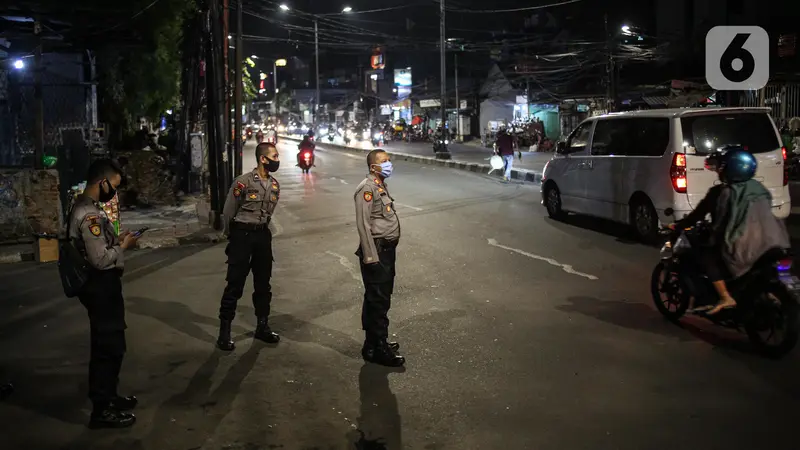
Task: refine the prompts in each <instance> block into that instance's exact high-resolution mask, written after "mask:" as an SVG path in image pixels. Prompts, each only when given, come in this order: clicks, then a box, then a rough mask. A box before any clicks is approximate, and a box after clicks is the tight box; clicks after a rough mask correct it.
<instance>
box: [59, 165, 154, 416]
mask: <svg viewBox="0 0 800 450" xmlns="http://www.w3.org/2000/svg"><path fill="white" fill-rule="evenodd" d="M86 178H87V179H86V189H85V190H84V191H83V194H81V195H79V196H78V197H77V198H76V200H75V204H74V205H73V207H72V210H71V212H70V216H69V225H68V226H69V238H70V239H71V240H72V242H74V245H75V247H76V248H77V249H78V251H79V252H80V253H81V254H82V255H83V257H84V259H85V260H86V261H87V262H88V263H89V267H90V269H89V273H88V279H87V281H86V284H85V285H84V286H83V287H82V288H81V291H80V292H79V293H78V298H79V299H80V301H81V303H82V304H83V306H84V307H85V308H86V311H87V313H88V315H89V327H90V342H91V350H90V352H91V354H90V358H89V399H91V401H92V405H93V409H92V415H91V419H90V421H89V427H90V428H123V427H129V426H131V425H133V424H134V423H135V422H136V417H135V416H134V415H133V414H131V413H129V412H128V411H130V410H132V409H133V408H134V407H135V406H136V404H137V403H138V401H137V399H136V397H133V396H130V397H122V396H120V395H119V394H118V392H117V385H118V383H119V372H120V368H121V366H122V359H123V357H124V355H125V350H126V345H125V328H127V326H126V324H125V303H124V301H123V298H122V270H123V267H124V251H125V250H127V249H129V248H132V247H134V246H135V245H136V241H137V240H138V239H139V236H141V234H139V235H136V234H135V233H123V234H122V235H121V236H117V234H116V233H115V230H114V227H113V224H112V223H111V222H110V220H109V219H108V217H107V216H106V213H105V211H103V209H102V208H101V207H100V203H105V202H107V201H109V200H111V199H112V198H114V194H115V193H116V190H117V187H118V186H119V184H120V183H121V182H122V170H121V169H120V168H119V166H118V165H117V164H116V163H114V162H113V161H111V160H109V159H101V160H97V161H95V162H93V163H92V165H91V166H90V167H89V172H88V174H87V177H86Z"/></svg>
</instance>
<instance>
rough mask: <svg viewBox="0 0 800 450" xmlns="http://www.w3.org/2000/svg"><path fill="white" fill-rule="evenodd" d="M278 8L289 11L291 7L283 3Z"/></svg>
mask: <svg viewBox="0 0 800 450" xmlns="http://www.w3.org/2000/svg"><path fill="white" fill-rule="evenodd" d="M278 8H280V9H282V10H283V11H288V10H289V7H288V6H286V3H281V4H280V5H279V6H278Z"/></svg>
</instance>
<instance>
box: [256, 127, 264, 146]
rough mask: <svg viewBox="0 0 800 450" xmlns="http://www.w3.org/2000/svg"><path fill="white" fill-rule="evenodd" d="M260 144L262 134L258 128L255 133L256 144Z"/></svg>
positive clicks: (262, 140) (262, 137)
mask: <svg viewBox="0 0 800 450" xmlns="http://www.w3.org/2000/svg"><path fill="white" fill-rule="evenodd" d="M262 142H264V132H263V131H261V128H259V129H258V131H257V132H256V143H258V144H260V143H262Z"/></svg>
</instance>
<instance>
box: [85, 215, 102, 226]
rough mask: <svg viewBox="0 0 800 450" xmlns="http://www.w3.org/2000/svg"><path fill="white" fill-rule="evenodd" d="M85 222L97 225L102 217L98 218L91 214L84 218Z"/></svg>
mask: <svg viewBox="0 0 800 450" xmlns="http://www.w3.org/2000/svg"><path fill="white" fill-rule="evenodd" d="M83 220H85V221H86V222H89V223H90V224H95V223H98V222H100V216H98V215H96V214H89V215H87V216H86V217H84V218H83Z"/></svg>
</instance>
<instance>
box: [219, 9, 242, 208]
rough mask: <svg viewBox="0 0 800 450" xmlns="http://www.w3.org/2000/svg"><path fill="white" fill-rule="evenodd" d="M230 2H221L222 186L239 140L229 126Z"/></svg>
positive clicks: (229, 173) (231, 126) (228, 177)
mask: <svg viewBox="0 0 800 450" xmlns="http://www.w3.org/2000/svg"><path fill="white" fill-rule="evenodd" d="M230 18H231V16H230V0H222V25H223V29H222V39H223V42H224V45H223V55H224V58H223V60H222V64H223V72H222V79H223V80H225V84H224V85H223V86H225V88H224V89H223V93H224V95H225V110H224V112H223V114H224V116H223V117H224V120H225V131H226V135H227V137H226V138H225V142H226V147H225V151H224V152H223V154H222V164H223V167H224V170H225V177H224V178H223V180H224V181H223V185H227V184H230V183H228V180H230V179H231V175H232V174H231V172H232V167H231V164H232V161H231V160H232V159H233V143H234V142H235V141H236V139H237V137H238V138H239V139H241V137H240V136H237V135H238V134H239V133H241V131H239V132H237V131H234V130H233V124H231V100H233V99H232V98H231V92H230V86H231V82H230V79H231V76H230V65H229V64H230V45H231V40H230V37H229V36H230V33H231V20H230ZM224 198H225V197H224V196H221V197H220V199H224Z"/></svg>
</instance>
